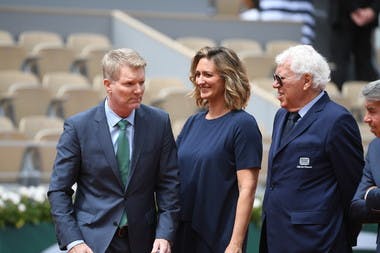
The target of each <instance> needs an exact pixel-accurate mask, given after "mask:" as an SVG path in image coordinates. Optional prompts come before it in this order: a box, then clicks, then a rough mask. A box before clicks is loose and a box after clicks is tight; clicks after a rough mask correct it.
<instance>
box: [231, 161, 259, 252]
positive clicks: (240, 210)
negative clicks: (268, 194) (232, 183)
mask: <svg viewBox="0 0 380 253" xmlns="http://www.w3.org/2000/svg"><path fill="white" fill-rule="evenodd" d="M259 171H260V170H259V168H249V169H242V170H238V171H237V180H238V187H239V198H238V202H237V207H236V216H235V223H234V228H233V231H232V236H231V240H230V243H229V244H228V246H227V248H226V251H225V253H240V252H242V248H243V243H244V239H245V235H246V232H247V228H248V224H249V221H250V217H251V212H252V206H253V200H254V199H255V192H256V186H257V180H258V176H259Z"/></svg>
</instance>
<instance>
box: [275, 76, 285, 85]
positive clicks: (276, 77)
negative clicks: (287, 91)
mask: <svg viewBox="0 0 380 253" xmlns="http://www.w3.org/2000/svg"><path fill="white" fill-rule="evenodd" d="M284 79H285V77H282V76H280V75H278V74H276V73H273V81H275V82H277V83H278V85H279V86H283V85H284V84H283V83H282V80H284Z"/></svg>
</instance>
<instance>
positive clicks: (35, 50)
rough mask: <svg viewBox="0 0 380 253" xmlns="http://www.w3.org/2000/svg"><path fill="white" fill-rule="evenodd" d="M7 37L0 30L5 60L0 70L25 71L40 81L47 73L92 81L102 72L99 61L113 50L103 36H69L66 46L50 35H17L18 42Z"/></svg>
mask: <svg viewBox="0 0 380 253" xmlns="http://www.w3.org/2000/svg"><path fill="white" fill-rule="evenodd" d="M6 34H7V33H6V31H0V57H1V58H2V59H7V61H0V70H1V69H28V70H30V71H32V72H34V73H36V74H37V75H38V77H39V78H40V79H42V77H43V75H44V74H45V73H47V72H52V71H77V72H80V73H82V74H84V75H86V76H87V77H88V78H89V79H91V80H92V79H93V78H94V76H95V75H96V74H98V73H101V67H100V66H101V63H100V62H101V59H102V57H103V55H104V54H105V53H106V52H107V51H108V50H109V49H111V48H112V44H111V42H110V41H109V39H108V38H107V37H106V36H105V35H102V34H94V33H74V34H70V35H69V36H68V38H67V43H66V44H65V43H64V42H63V40H62V38H61V37H60V35H59V34H57V33H53V32H44V31H26V32H23V33H21V34H20V35H19V40H18V43H10V42H9V37H10V35H9V34H8V35H6ZM7 38H8V39H7ZM7 41H8V42H7ZM57 59H59V60H57Z"/></svg>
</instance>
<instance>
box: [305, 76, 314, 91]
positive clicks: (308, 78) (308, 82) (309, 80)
mask: <svg viewBox="0 0 380 253" xmlns="http://www.w3.org/2000/svg"><path fill="white" fill-rule="evenodd" d="M303 78H304V84H303V88H304V90H307V89H310V88H311V87H312V86H313V76H312V75H311V74H309V73H306V74H304V75H303Z"/></svg>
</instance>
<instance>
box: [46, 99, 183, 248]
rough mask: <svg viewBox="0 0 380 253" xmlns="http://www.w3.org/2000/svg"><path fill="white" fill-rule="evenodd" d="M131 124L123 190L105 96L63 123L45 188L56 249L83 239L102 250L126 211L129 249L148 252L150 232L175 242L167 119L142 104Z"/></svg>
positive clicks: (173, 157)
mask: <svg viewBox="0 0 380 253" xmlns="http://www.w3.org/2000/svg"><path fill="white" fill-rule="evenodd" d="M134 125H135V135H134V143H133V145H134V147H133V154H132V158H131V169H130V174H129V176H128V179H127V185H126V187H125V188H124V186H123V183H122V181H121V179H120V176H119V175H120V174H119V169H118V165H117V160H116V156H115V152H114V149H113V145H112V140H111V135H110V131H109V128H108V125H107V120H106V115H105V109H104V101H103V102H101V103H100V104H99V105H98V106H97V107H94V108H92V109H90V110H87V111H85V112H82V113H79V114H77V115H75V116H73V117H70V118H68V119H67V120H66V121H65V124H64V132H63V134H62V136H61V138H60V140H59V143H58V146H57V157H56V160H55V164H54V170H53V174H52V177H51V182H50V187H49V191H48V196H49V200H50V203H51V207H52V211H51V212H52V216H53V220H54V223H55V228H56V234H57V238H58V243H59V246H60V248H61V249H66V246H67V244H69V243H70V242H72V241H75V240H84V241H85V242H86V243H87V244H88V245H89V247H91V248H92V250H93V251H94V252H96V253H100V252H105V250H106V248H107V247H108V245H109V243H110V242H111V240H112V237H113V235H114V233H115V231H116V228H117V225H118V222H119V220H120V218H121V216H122V213H123V211H124V210H126V212H127V217H128V227H129V229H128V236H129V242H130V246H131V252H133V253H141V252H150V251H151V249H152V246H153V241H154V238H155V237H156V238H164V239H167V240H170V241H172V240H173V239H174V234H175V229H176V226H177V221H178V217H179V199H178V192H179V181H178V166H177V153H176V146H175V141H174V138H173V134H172V130H171V126H170V120H169V116H168V114H167V113H165V112H163V111H161V110H159V109H155V108H153V107H148V106H145V105H141V106H140V108H138V109H136V114H135V124H134ZM75 183H76V185H77V187H76V194H75V199H74V201H72V194H73V190H72V186H73V185H74V184H75ZM155 194H156V195H155ZM155 199H156V200H157V205H156V201H155Z"/></svg>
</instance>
